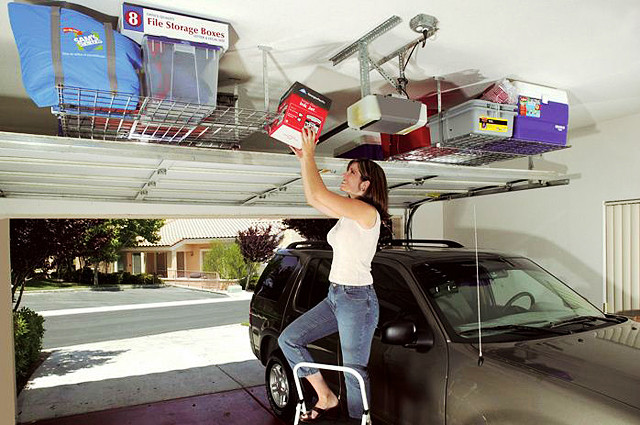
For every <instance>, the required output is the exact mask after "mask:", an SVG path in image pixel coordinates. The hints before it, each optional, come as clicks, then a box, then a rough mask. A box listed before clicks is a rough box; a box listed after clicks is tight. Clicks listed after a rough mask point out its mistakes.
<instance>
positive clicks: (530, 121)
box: [512, 102, 569, 146]
mask: <svg viewBox="0 0 640 425" xmlns="http://www.w3.org/2000/svg"><path fill="white" fill-rule="evenodd" d="M568 123H569V105H567V104H566V103H558V102H549V103H541V104H540V117H539V118H538V117H527V116H524V115H516V117H515V120H514V123H513V136H512V137H513V138H514V139H518V140H529V141H533V142H542V143H551V144H554V145H561V146H564V145H566V144H567V124H568Z"/></svg>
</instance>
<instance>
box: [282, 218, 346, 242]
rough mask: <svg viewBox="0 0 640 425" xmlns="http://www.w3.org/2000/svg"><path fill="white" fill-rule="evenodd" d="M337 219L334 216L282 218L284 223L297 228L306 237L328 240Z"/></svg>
mask: <svg viewBox="0 0 640 425" xmlns="http://www.w3.org/2000/svg"><path fill="white" fill-rule="evenodd" d="M337 221H338V220H336V219H333V218H287V219H284V220H282V224H283V225H284V226H285V227H286V228H288V229H293V230H295V231H296V232H298V233H299V234H300V235H301V236H302V237H303V238H305V239H308V240H310V241H325V242H326V240H327V233H329V230H331V228H332V227H333V226H335V224H336V222H337Z"/></svg>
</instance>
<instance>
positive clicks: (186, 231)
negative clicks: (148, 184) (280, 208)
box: [138, 218, 282, 247]
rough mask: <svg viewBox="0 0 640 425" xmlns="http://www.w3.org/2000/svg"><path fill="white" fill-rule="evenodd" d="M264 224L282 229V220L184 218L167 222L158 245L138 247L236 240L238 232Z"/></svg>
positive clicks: (149, 244)
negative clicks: (191, 241) (194, 240)
mask: <svg viewBox="0 0 640 425" xmlns="http://www.w3.org/2000/svg"><path fill="white" fill-rule="evenodd" d="M259 223H262V224H264V225H268V224H273V225H274V226H275V227H277V228H280V227H282V226H281V224H282V221H281V220H256V219H247V218H184V219H171V220H167V221H166V223H165V225H164V226H163V227H162V228H161V229H160V240H159V241H158V242H157V243H154V244H152V243H149V242H147V241H143V242H140V243H138V246H147V247H151V246H173V245H175V244H177V243H178V242H180V241H182V240H184V239H217V238H235V237H236V236H238V232H239V231H241V230H246V229H248V228H249V227H251V226H254V225H256V224H259Z"/></svg>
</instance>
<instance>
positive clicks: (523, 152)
mask: <svg viewBox="0 0 640 425" xmlns="http://www.w3.org/2000/svg"><path fill="white" fill-rule="evenodd" d="M437 145H438V146H439V147H442V148H455V149H460V150H465V151H481V152H491V153H502V154H506V155H514V156H530V155H540V154H543V153H546V152H552V151H557V150H561V149H567V148H568V147H569V146H565V145H556V144H552V143H545V142H541V141H530V140H520V139H515V138H511V137H509V138H505V137H495V136H485V135H482V134H467V135H464V136H460V137H456V138H452V139H448V140H444V141H442V142H440V143H438V144H437Z"/></svg>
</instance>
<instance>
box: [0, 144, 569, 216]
mask: <svg viewBox="0 0 640 425" xmlns="http://www.w3.org/2000/svg"><path fill="white" fill-rule="evenodd" d="M317 162H318V167H319V168H320V169H321V173H322V176H323V179H324V181H325V183H326V185H327V187H328V188H329V189H330V190H333V191H338V188H339V185H340V182H341V180H342V173H343V172H344V170H345V168H346V164H347V162H348V160H346V159H339V158H318V159H317ZM380 164H381V166H382V167H383V168H384V170H385V172H386V174H387V178H388V183H389V190H390V192H389V201H390V208H391V210H392V213H393V214H396V215H402V214H404V212H405V211H406V210H407V209H409V210H411V209H415V207H417V206H419V205H421V204H422V203H425V202H432V201H437V200H448V199H455V198H460V197H468V196H480V195H485V194H493V193H501V192H509V191H516V190H525V189H533V188H542V187H549V186H557V185H564V184H567V183H568V182H569V180H568V178H567V176H565V175H562V174H560V173H557V172H551V171H537V170H513V169H499V168H487V167H461V166H452V165H442V164H433V163H425V162H411V161H406V162H404V161H397V162H380ZM0 197H1V198H2V199H1V200H0V215H5V216H20V214H19V213H18V212H16V211H18V210H20V208H23V209H24V206H25V205H31V206H34V207H36V208H38V209H40V208H42V211H40V212H39V213H40V214H42V216H49V217H51V216H56V215H66V216H69V215H74V214H73V213H74V211H75V213H76V214H77V215H80V216H83V215H85V216H86V215H103V216H104V215H108V214H110V211H111V214H120V215H130V214H138V215H144V214H148V215H158V214H164V215H167V216H180V215H192V216H193V215H209V216H216V215H217V216H225V215H226V216H229V215H253V216H263V217H266V216H283V215H284V216H314V215H316V214H317V213H316V212H315V211H313V210H312V209H311V208H309V207H308V206H307V204H306V201H305V197H304V191H303V187H302V181H301V176H300V165H299V163H298V160H297V158H296V157H295V156H293V155H287V154H274V153H264V152H245V151H228V150H221V149H200V148H193V147H183V146H173V145H154V144H149V143H144V142H128V143H122V142H115V141H103V140H86V139H77V138H69V137H55V136H37V135H28V134H19V133H7V132H0ZM29 201H31V202H29ZM60 201H63V202H60ZM49 207H51V208H54V209H51V208H49ZM56 208H57V209H56ZM74 208H78V209H77V211H76V210H74ZM56 211H58V212H57V213H56ZM70 211H71V214H70ZM34 214H35V215H37V214H38V212H32V213H30V215H34Z"/></svg>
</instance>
